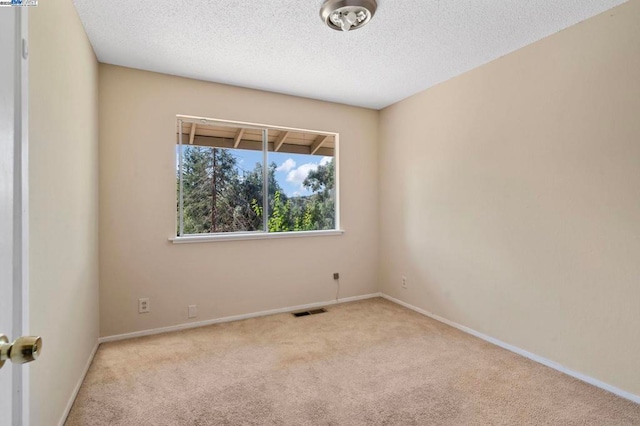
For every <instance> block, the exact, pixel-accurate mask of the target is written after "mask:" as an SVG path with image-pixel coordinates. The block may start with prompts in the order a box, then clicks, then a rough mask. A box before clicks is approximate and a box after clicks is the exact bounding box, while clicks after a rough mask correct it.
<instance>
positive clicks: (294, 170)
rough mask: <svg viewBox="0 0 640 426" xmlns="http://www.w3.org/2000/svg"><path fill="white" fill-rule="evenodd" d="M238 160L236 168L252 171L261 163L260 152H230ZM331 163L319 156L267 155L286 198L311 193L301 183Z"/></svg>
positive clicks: (273, 153) (238, 150) (236, 150)
mask: <svg viewBox="0 0 640 426" xmlns="http://www.w3.org/2000/svg"><path fill="white" fill-rule="evenodd" d="M230 152H231V154H233V155H234V156H235V157H236V158H237V159H238V166H239V168H241V169H244V170H253V168H254V167H255V165H256V163H262V151H248V150H241V149H234V150H230ZM329 161H331V157H323V156H321V155H304V154H289V153H281V152H270V153H269V159H268V162H269V164H271V163H276V164H277V165H278V168H277V169H276V180H277V181H278V184H280V186H281V187H282V189H284V192H285V194H287V196H290V197H291V196H296V195H309V194H311V193H312V192H311V191H308V190H307V188H304V187H303V186H302V182H303V181H304V179H305V178H306V177H307V175H308V174H309V172H310V171H311V170H315V169H317V168H318V166H319V165H320V164H326V163H328V162H329Z"/></svg>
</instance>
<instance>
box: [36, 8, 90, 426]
mask: <svg viewBox="0 0 640 426" xmlns="http://www.w3.org/2000/svg"><path fill="white" fill-rule="evenodd" d="M29 21H30V22H29V38H30V57H29V62H30V64H29V66H30V72H29V85H30V88H29V144H30V147H29V163H30V164H29V191H30V195H29V203H30V218H29V226H30V235H31V237H30V243H29V244H30V252H29V256H30V261H29V270H30V272H29V274H30V297H29V307H30V331H31V333H35V334H39V335H41V336H42V337H43V339H44V350H43V353H42V357H41V358H40V359H39V360H38V362H36V363H34V364H31V366H30V367H29V368H30V369H31V373H30V380H31V397H30V411H31V413H30V416H31V424H33V425H55V424H58V422H59V421H60V419H61V417H62V416H63V413H64V411H65V408H66V406H67V404H68V402H69V398H70V397H71V395H72V393H73V391H74V388H75V386H76V385H77V383H78V381H79V380H80V378H81V375H82V373H83V369H84V367H85V365H86V364H87V361H88V358H89V355H90V354H91V351H92V350H93V348H94V347H95V345H96V342H97V338H98V320H99V317H98V63H97V61H96V58H95V56H94V54H93V49H92V48H91V45H90V44H89V41H88V40H87V38H86V36H85V33H84V29H83V28H82V24H81V23H80V20H79V19H78V16H77V14H76V11H75V8H74V7H73V4H72V2H71V0H48V1H41V2H40V4H39V6H38V7H34V8H30V9H29Z"/></svg>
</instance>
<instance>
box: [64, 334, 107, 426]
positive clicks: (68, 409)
mask: <svg viewBox="0 0 640 426" xmlns="http://www.w3.org/2000/svg"><path fill="white" fill-rule="evenodd" d="M98 346H100V342H96V345H95V346H94V347H93V350H92V351H91V355H89V359H88V360H87V364H86V365H85V366H84V370H83V371H82V374H81V375H80V380H78V384H76V388H75V389H74V390H73V393H72V394H71V398H69V402H68V403H67V407H66V408H65V409H64V413H62V418H61V419H60V423H58V426H64V423H65V422H66V421H67V417H69V413H70V412H71V407H73V403H74V402H75V400H76V397H77V396H78V392H80V387H81V386H82V383H83V382H84V378H85V377H86V376H87V373H88V372H89V367H91V363H92V362H93V357H95V356H96V352H97V351H98Z"/></svg>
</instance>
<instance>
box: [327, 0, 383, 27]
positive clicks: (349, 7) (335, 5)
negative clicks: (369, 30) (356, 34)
mask: <svg viewBox="0 0 640 426" xmlns="http://www.w3.org/2000/svg"><path fill="white" fill-rule="evenodd" d="M377 8H378V4H377V3H376V0H326V1H325V2H324V4H323V5H322V7H321V8H320V17H321V18H322V20H323V21H324V23H325V24H327V25H328V26H329V28H331V29H334V30H337V31H350V30H357V29H358V28H361V27H364V26H365V25H366V24H367V23H368V22H369V21H370V20H371V18H373V15H374V13H376V9H377Z"/></svg>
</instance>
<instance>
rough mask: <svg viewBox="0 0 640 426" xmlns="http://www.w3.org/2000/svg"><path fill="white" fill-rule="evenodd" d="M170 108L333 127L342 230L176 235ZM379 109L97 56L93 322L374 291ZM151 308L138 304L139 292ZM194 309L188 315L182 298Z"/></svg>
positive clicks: (150, 319)
mask: <svg viewBox="0 0 640 426" xmlns="http://www.w3.org/2000/svg"><path fill="white" fill-rule="evenodd" d="M176 114H187V115H197V116H204V117H212V118H222V119H230V120H240V121H249V122H258V123H266V124H274V125H282V126H289V127H298V128H307V129H317V130H326V131H333V132H340V145H341V146H340V161H341V163H342V167H341V169H340V173H341V182H340V185H341V186H340V190H341V193H342V196H341V222H342V228H343V229H344V230H345V231H346V232H345V234H344V235H341V236H324V237H311V238H290V239H278V240H259V241H224V242H213V243H200V244H180V245H174V244H172V243H170V242H169V241H168V240H167V239H168V237H170V236H172V235H175V220H176V219H175V217H176V213H175V209H176V199H175V197H176V195H175V142H176V141H175V139H176V138H175V132H176V118H175V116H176ZM377 119H378V112H377V111H373V110H366V109H361V108H354V107H348V106H343V105H338V104H332V103H327V102H320V101H314V100H309V99H302V98H296V97H292V96H285V95H278V94H273V93H267V92H260V91H255V90H248V89H241V88H236V87H230V86H224V85H218V84H213V83H205V82H201V81H195V80H189V79H185V78H179V77H171V76H167V75H162V74H155V73H150V72H144V71H137V70H132V69H128V68H121V67H115V66H111V65H102V64H101V65H100V271H101V272H100V324H101V325H100V333H101V335H102V336H109V335H114V334H120V333H127V332H133V331H139V330H145V329H151V328H157V327H164V326H170V325H176V324H182V323H187V322H188V321H203V320H208V319H213V318H220V317H226V316H230V315H238V314H244V313H251V312H257V311H263V310H268V309H275V308H283V307H288V306H293V305H299V304H306V303H311V302H321V301H329V300H332V299H333V298H334V297H335V293H336V285H335V282H334V281H333V278H332V273H333V272H340V274H341V280H340V282H341V286H342V290H341V295H340V296H341V297H349V296H356V295H362V294H368V293H372V292H376V291H378V281H377V267H376V261H377V245H378V241H377V235H378V231H377V227H378V226H377V215H376V206H377V183H376V164H377V139H376V137H377ZM141 297H149V298H150V299H151V312H150V313H148V314H138V307H137V303H138V302H137V301H138V298H141ZM190 304H197V305H198V318H196V319H195V320H188V319H187V306H188V305H190Z"/></svg>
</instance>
